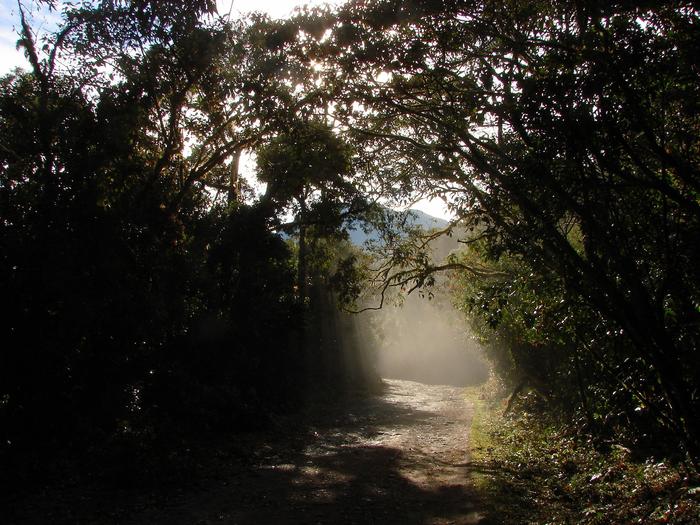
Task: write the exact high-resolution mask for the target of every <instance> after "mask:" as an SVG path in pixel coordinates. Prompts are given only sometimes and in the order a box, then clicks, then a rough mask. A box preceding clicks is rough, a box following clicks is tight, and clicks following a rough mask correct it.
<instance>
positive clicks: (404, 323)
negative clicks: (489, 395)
mask: <svg viewBox="0 0 700 525" xmlns="http://www.w3.org/2000/svg"><path fill="white" fill-rule="evenodd" d="M372 322H373V326H374V329H375V333H376V337H375V342H374V344H375V346H376V348H374V352H373V353H374V356H375V362H376V368H377V372H378V374H379V375H380V376H381V377H385V378H390V379H407V380H411V381H419V382H421V383H426V384H440V385H453V386H469V385H476V384H481V383H483V382H484V381H486V379H487V378H488V375H489V367H488V365H487V363H486V361H485V360H484V358H483V355H482V350H481V348H480V347H479V345H478V344H477V343H476V341H474V339H473V338H472V337H471V335H470V333H469V331H468V327H467V324H466V323H465V321H464V318H463V316H462V315H461V314H460V313H459V312H458V311H457V310H456V309H455V308H454V307H453V306H452V305H451V303H450V301H449V300H446V299H445V298H444V297H440V295H439V293H438V296H437V298H435V299H433V300H428V299H427V298H426V297H421V296H420V295H418V294H412V295H409V296H408V297H407V298H405V301H404V302H403V304H402V305H401V306H389V307H385V308H383V309H382V310H381V311H379V312H377V313H375V314H374V318H373V320H372Z"/></svg>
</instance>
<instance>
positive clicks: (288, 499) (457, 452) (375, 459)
mask: <svg viewBox="0 0 700 525" xmlns="http://www.w3.org/2000/svg"><path fill="white" fill-rule="evenodd" d="M471 417H472V406H470V404H469V403H468V402H467V401H466V400H465V395H464V389H463V388H457V387H451V386H428V385H423V384H421V383H415V382H411V381H401V380H385V385H384V388H383V389H382V391H381V392H380V393H378V394H375V395H372V396H368V395H366V394H365V395H358V396H356V397H352V398H350V399H348V400H345V401H344V402H342V403H323V404H319V405H318V406H316V407H313V408H312V409H311V410H310V411H309V413H308V414H307V415H306V417H305V418H304V421H303V424H300V425H299V426H298V427H296V429H295V430H293V431H289V432H287V431H286V430H284V429H285V428H289V426H288V425H287V424H286V423H288V422H281V424H280V425H279V429H278V431H276V432H274V433H271V434H266V435H264V436H261V435H249V436H247V437H240V438H236V439H239V442H238V445H237V446H238V447H239V448H240V449H241V450H247V451H249V453H247V456H248V460H247V461H246V462H245V464H241V463H240V462H237V460H235V459H233V458H232V457H231V456H226V455H224V456H223V457H222V458H221V463H222V464H224V465H225V464H227V462H228V465H226V466H224V467H223V468H222V469H221V470H220V471H218V472H217V473H216V474H215V475H212V476H209V477H208V479H204V480H200V481H197V483H196V485H193V486H191V487H187V488H185V489H182V488H178V489H177V491H175V493H173V492H172V491H166V494H162V495H159V496H152V497H148V496H145V495H142V496H139V497H134V494H133V493H132V494H129V493H128V492H126V493H123V494H122V496H121V497H117V498H115V497H114V496H115V495H114V494H111V495H109V494H103V495H101V496H100V494H87V495H86V494H84V493H83V494H80V495H79V499H80V498H82V501H83V503H84V504H85V508H84V510H85V511H87V508H89V509H90V510H89V511H87V514H85V513H84V512H81V511H80V509H75V508H74V509H73V511H72V512H70V514H72V518H71V519H70V520H68V521H70V522H72V523H99V524H103V523H119V524H129V523H131V524H135V525H141V524H145V523H149V524H151V523H154V524H159V523H163V524H165V523H167V524H183V525H184V524H187V525H209V524H211V525H213V524H227V525H234V524H237V525H266V524H270V525H277V524H280V525H284V524H309V525H316V524H324V525H325V524H328V525H336V524H340V525H342V524H357V525H372V524H402V525H403V524H406V525H411V524H421V525H422V524H425V525H438V524H455V525H464V524H472V523H479V522H480V519H481V516H480V514H479V512H478V510H479V509H478V505H477V504H476V503H475V502H476V499H475V496H474V494H473V491H472V489H471V488H470V485H469V481H468V476H467V465H466V463H467V460H468V437H469V429H470V425H471ZM250 458H252V459H250ZM66 496H67V495H66ZM76 496H77V495H76ZM63 499H64V501H65V498H63ZM71 499H72V498H71ZM35 509H36V508H35ZM64 510H66V509H64ZM59 514H61V513H60V512H59ZM54 516H57V515H56V514H54ZM51 521H53V520H51V519H49V520H48V521H44V522H45V523H49V522H51ZM59 521H61V520H59ZM68 521H63V522H64V523H67V522H68Z"/></svg>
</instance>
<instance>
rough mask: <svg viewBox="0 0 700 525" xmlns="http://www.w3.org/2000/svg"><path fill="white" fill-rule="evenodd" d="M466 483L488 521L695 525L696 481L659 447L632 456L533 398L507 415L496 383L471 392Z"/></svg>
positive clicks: (699, 495)
mask: <svg viewBox="0 0 700 525" xmlns="http://www.w3.org/2000/svg"><path fill="white" fill-rule="evenodd" d="M467 395H468V397H469V399H470V401H471V402H473V403H474V406H475V412H474V420H473V423H472V430H471V435H470V444H471V445H470V446H471V458H470V470H471V478H472V480H473V482H474V485H475V490H476V492H477V493H478V494H479V496H480V497H481V498H482V501H481V503H482V505H483V510H484V513H485V515H486V523H503V524H509V523H551V524H555V523H581V524H587V525H594V524H596V525H598V524H599V525H603V524H608V523H644V524H652V523H678V524H697V523H700V518H699V516H700V478H699V477H698V476H697V474H695V473H694V471H693V469H692V468H691V467H690V466H689V465H688V464H686V463H683V462H679V461H678V458H677V457H676V458H673V457H671V458H669V457H666V456H664V452H663V447H660V448H659V450H655V451H647V453H646V454H643V455H641V454H635V453H634V452H633V451H631V450H630V449H628V448H627V447H625V446H623V445H621V444H620V443H619V442H618V441H617V440H615V439H608V440H600V439H598V438H597V437H595V436H593V435H591V434H588V433H585V432H577V431H576V429H575V428H574V427H572V426H571V425H570V424H567V422H564V421H561V420H556V419H553V418H552V417H551V415H550V414H549V413H548V412H547V411H546V410H544V407H542V406H541V402H540V400H538V399H537V398H536V396H535V395H534V394H532V395H529V396H527V395H526V396H524V397H523V398H522V400H521V401H520V402H518V407H517V410H513V411H511V412H508V413H504V410H505V408H506V406H507V404H508V391H507V390H506V389H505V388H504V386H503V384H502V383H501V382H499V381H497V380H495V379H494V378H492V379H491V380H490V381H489V383H487V384H486V385H482V386H479V387H472V388H470V389H469V390H468V394H467Z"/></svg>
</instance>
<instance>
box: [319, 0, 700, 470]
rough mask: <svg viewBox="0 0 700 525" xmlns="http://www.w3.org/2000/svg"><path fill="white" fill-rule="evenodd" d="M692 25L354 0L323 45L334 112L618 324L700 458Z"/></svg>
mask: <svg viewBox="0 0 700 525" xmlns="http://www.w3.org/2000/svg"><path fill="white" fill-rule="evenodd" d="M697 18H698V13H697V11H696V9H695V8H694V7H693V6H692V5H691V4H690V3H684V2H680V3H671V2H669V3H663V4H661V5H654V6H648V5H646V4H639V5H637V4H634V3H633V4H630V3H622V2H614V3H606V4H605V5H602V4H600V3H598V2H564V3H558V4H556V5H554V4H550V3H546V2H537V1H532V2H525V3H519V4H518V5H517V6H516V5H514V4H510V3H505V4H504V3H502V2H490V1H481V2H469V3H463V2H451V1H448V2H443V3H441V4H435V3H432V2H421V1H416V2H410V3H405V2H402V3H397V2H392V1H377V2H371V3H363V4H360V3H357V2H350V3H349V4H348V5H347V6H346V7H344V8H343V9H342V10H341V11H340V13H339V16H338V20H337V22H336V24H335V25H334V27H333V34H332V36H331V37H330V38H327V39H326V40H325V41H324V42H322V43H319V53H325V56H326V57H327V58H326V60H327V61H328V64H329V65H328V66H327V67H328V70H329V75H328V85H329V89H336V91H335V98H336V100H337V101H338V105H337V110H336V113H335V115H336V118H338V119H339V120H340V121H342V122H343V125H344V126H345V129H347V130H348V131H349V132H351V133H353V134H355V135H356V136H358V137H361V139H362V140H363V141H364V142H365V143H371V144H373V147H374V148H375V149H376V150H382V151H383V152H384V154H385V158H386V159H387V161H388V162H391V161H395V162H396V165H397V166H398V167H399V168H398V169H397V170H396V171H395V177H394V178H392V176H391V174H387V173H384V176H385V177H386V176H388V177H389V180H390V181H391V182H387V185H389V186H391V187H393V188H409V189H410V190H412V191H416V190H417V191H419V192H422V193H423V194H426V195H435V194H441V195H445V196H447V197H448V198H449V200H450V202H451V204H452V210H453V211H454V213H455V214H456V215H457V217H458V218H459V220H460V221H461V222H462V224H463V225H464V226H465V227H466V228H467V230H469V229H470V228H471V227H475V226H476V227H477V229H476V230H474V231H477V232H478V235H479V236H483V237H485V238H486V239H488V244H489V251H488V253H489V256H490V257H492V258H498V257H499V256H500V255H501V254H517V255H519V256H522V257H523V258H524V259H525V260H526V261H527V263H528V265H529V266H531V267H532V268H533V270H534V271H535V272H536V274H539V275H542V276H546V275H548V274H549V272H552V273H553V274H554V275H556V276H557V277H558V278H559V279H561V281H562V283H563V285H564V287H565V289H566V290H567V291H568V292H569V293H570V294H572V296H574V297H575V298H576V300H577V301H578V300H581V301H583V304H586V305H588V306H589V307H590V308H591V309H592V310H593V311H594V312H596V313H597V314H599V315H600V316H601V317H602V318H603V319H604V320H605V321H606V323H609V324H610V325H612V326H614V327H615V330H614V332H615V333H620V330H621V331H622V334H623V337H624V338H625V340H627V341H628V342H629V348H631V351H632V352H633V354H634V357H635V359H638V360H639V361H640V362H641V363H643V364H644V366H645V367H647V369H648V370H649V372H650V373H651V374H652V377H653V379H652V380H651V381H647V382H646V385H647V387H648V388H650V389H653V390H656V389H657V386H653V385H658V389H659V392H658V394H659V395H660V396H661V398H662V405H663V407H664V408H663V410H664V413H665V414H666V415H667V416H668V417H667V418H666V419H665V420H664V424H665V425H666V427H667V428H669V429H670V430H672V431H673V432H674V434H675V435H677V436H678V437H679V439H680V440H681V441H682V443H683V445H684V447H685V449H686V450H687V451H688V452H689V453H690V454H691V455H692V456H694V457H695V458H697V457H698V456H699V455H700V437H699V436H700V433H699V431H698V426H697V421H700V418H699V417H698V399H697V396H696V395H695V394H694V392H695V389H696V385H697V384H698V379H699V378H698V375H697V370H698V366H697V365H698V355H697V351H696V349H697V347H698V341H699V338H700V330H699V318H698V308H697V305H698V297H699V295H698V294H699V292H700V290H698V282H699V280H698V269H697V265H696V264H694V263H693V261H694V259H695V256H696V254H697V239H698V233H699V231H698V228H699V226H700V223H699V220H698V219H699V215H698V210H699V208H698V200H697V195H698V193H697V191H698V180H699V179H698V160H699V159H698V152H697V148H696V144H697V130H698V120H697V115H698V112H697V100H698V83H697V82H696V81H695V80H693V78H692V75H693V73H692V71H694V70H695V69H696V67H697V64H696V63H695V58H693V57H695V56H696V51H697V50H696V44H695V42H697V36H698V35H697V33H696V32H697V29H696V28H697ZM406 164H410V165H411V166H413V167H414V169H413V170H412V172H411V171H408V170H404V169H401V167H402V166H405V165H406ZM409 176H413V177H415V179H414V180H412V181H407V180H406V178H407V177H409ZM477 225H478V226H477ZM574 229H575V230H576V231H577V232H579V234H580V239H581V242H580V243H578V244H577V243H575V242H572V236H571V232H572V231H573V230H574ZM598 344H600V342H599V341H596V345H598ZM578 351H580V352H584V353H585V352H586V350H585V349H584V348H579V349H578ZM595 351H600V352H602V353H604V354H605V355H606V358H609V359H611V360H612V361H613V362H615V363H618V364H620V365H621V364H622V363H623V362H624V361H625V359H626V358H627V357H628V354H627V352H626V351H620V350H619V347H618V346H616V345H607V344H606V343H602V346H599V347H598V348H597V349H595Z"/></svg>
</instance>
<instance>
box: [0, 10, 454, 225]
mask: <svg viewBox="0 0 700 525" xmlns="http://www.w3.org/2000/svg"><path fill="white" fill-rule="evenodd" d="M342 2H343V0H325V1H324V0H217V6H218V9H219V14H222V15H225V14H228V13H230V14H231V17H232V18H235V17H236V15H239V14H245V13H249V12H251V11H263V12H265V13H267V14H268V15H270V16H271V17H273V18H285V17H287V16H289V15H290V14H292V12H293V11H294V8H295V7H298V6H301V5H310V6H314V5H323V4H330V5H338V4H341V3H342ZM23 4H24V5H25V6H29V5H31V4H32V2H31V0H23ZM52 17H55V15H51V14H46V13H44V14H39V15H37V16H35V18H34V20H33V22H32V26H33V27H34V28H36V29H41V30H44V31H45V30H50V29H51V27H52ZM54 20H55V18H54ZM53 24H55V21H54V22H53ZM18 26H19V16H18V9H17V0H0V75H4V74H5V73H9V72H10V71H12V70H13V69H14V68H16V67H23V68H27V69H28V67H29V66H28V64H27V61H26V59H25V58H24V56H23V54H22V53H21V52H20V51H18V50H17V49H16V45H17V38H18V37H17V32H16V28H17V27H18ZM412 207H413V208H415V209H419V210H422V211H424V212H426V213H428V214H430V215H432V216H434V217H439V218H441V219H449V218H450V216H449V214H448V212H447V210H446V209H445V204H444V202H443V201H441V200H439V199H437V200H433V201H428V200H421V201H419V202H417V203H416V204H415V205H413V206H412Z"/></svg>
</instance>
